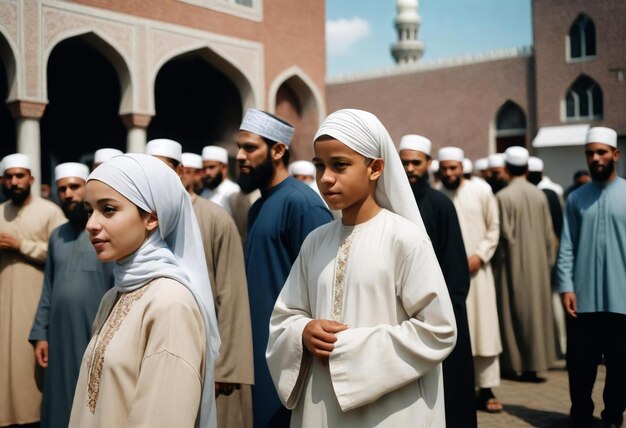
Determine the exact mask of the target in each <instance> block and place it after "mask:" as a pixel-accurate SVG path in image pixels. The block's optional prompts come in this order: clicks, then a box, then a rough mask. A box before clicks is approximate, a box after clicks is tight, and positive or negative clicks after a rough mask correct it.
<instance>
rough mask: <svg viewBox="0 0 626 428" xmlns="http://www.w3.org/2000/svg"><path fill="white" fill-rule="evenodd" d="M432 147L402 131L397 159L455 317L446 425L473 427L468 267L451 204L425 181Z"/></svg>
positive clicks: (446, 374) (446, 372)
mask: <svg viewBox="0 0 626 428" xmlns="http://www.w3.org/2000/svg"><path fill="white" fill-rule="evenodd" d="M430 149H431V143H430V141H429V140H428V139H427V138H424V137H421V136H418V135H406V136H404V137H402V140H401V142H400V159H402V164H403V165H404V170H405V171H406V174H407V177H408V179H409V182H410V183H411V188H412V189H413V194H414V196H415V200H416V201H417V206H418V207H419V210H420V214H421V215H422V220H423V221H424V225H425V226H426V232H427V233H428V236H429V237H430V240H431V241H432V244H433V248H434V250H435V254H436V256H437V260H438V261H439V265H440V266H441V270H442V272H443V276H444V278H445V280H446V285H447V286H448V292H449V293H450V299H451V300H452V307H453V309H454V317H455V318H456V327H457V341H456V346H455V348H454V350H453V351H452V353H451V354H450V356H449V357H448V358H447V359H446V360H444V362H443V383H444V399H445V408H446V426H447V427H448V428H452V427H463V428H465V427H468V428H470V427H476V426H477V422H476V405H475V400H474V365H473V360H472V349H471V344H470V334H469V326H468V323H467V311H466V308H465V299H466V298H467V293H468V291H469V285H470V275H469V267H468V264H467V255H466V254H465V246H464V244H463V236H462V235H461V227H460V226H459V220H458V217H457V214H456V209H455V208H454V204H453V203H452V201H451V200H450V199H449V198H447V197H446V196H445V195H444V194H443V193H441V192H438V191H437V190H435V189H433V188H431V187H430V185H429V184H428V168H429V166H430V164H431V158H430Z"/></svg>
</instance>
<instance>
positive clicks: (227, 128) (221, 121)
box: [148, 49, 243, 157]
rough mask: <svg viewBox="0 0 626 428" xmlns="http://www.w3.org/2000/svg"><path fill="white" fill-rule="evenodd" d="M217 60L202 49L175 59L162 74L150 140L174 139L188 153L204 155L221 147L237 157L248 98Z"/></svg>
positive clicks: (149, 135) (155, 87) (210, 53)
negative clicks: (207, 149) (244, 98)
mask: <svg viewBox="0 0 626 428" xmlns="http://www.w3.org/2000/svg"><path fill="white" fill-rule="evenodd" d="M215 57H216V55H215V54H214V53H212V52H211V51H209V50H208V49H202V50H199V51H194V52H190V53H186V54H183V55H181V56H178V57H175V58H173V59H171V60H170V61H168V62H167V63H165V64H164V65H163V67H161V69H160V70H159V72H158V74H157V77H156V81H155V86H154V91H155V110H156V115H155V116H154V118H153V119H152V121H151V122H150V126H149V127H148V140H151V139H154V138H171V139H173V140H176V141H178V142H179V143H181V144H182V146H183V151H186V152H193V153H200V152H201V151H202V147H204V146H207V145H220V146H222V147H225V148H227V149H228V150H229V153H230V155H231V157H234V155H235V147H236V146H235V137H236V133H237V132H238V130H239V126H240V125H241V119H242V110H243V107H242V97H241V94H240V92H239V89H238V87H237V85H236V84H235V82H234V79H235V76H233V75H231V74H230V73H229V72H228V71H227V70H226V71H222V70H223V67H217V66H214V65H213V63H214V62H215V61H216V58H215Z"/></svg>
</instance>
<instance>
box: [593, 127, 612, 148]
mask: <svg viewBox="0 0 626 428" xmlns="http://www.w3.org/2000/svg"><path fill="white" fill-rule="evenodd" d="M589 143H602V144H606V145H608V146H611V147H613V148H614V149H616V148H617V132H615V131H614V130H613V129H611V128H606V127H604V126H596V127H593V128H591V129H590V130H589V131H587V137H586V138H585V144H589Z"/></svg>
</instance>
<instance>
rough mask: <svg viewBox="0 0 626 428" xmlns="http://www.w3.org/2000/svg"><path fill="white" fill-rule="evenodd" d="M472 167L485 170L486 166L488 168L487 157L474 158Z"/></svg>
mask: <svg viewBox="0 0 626 428" xmlns="http://www.w3.org/2000/svg"><path fill="white" fill-rule="evenodd" d="M474 167H476V171H484V170H486V169H487V168H489V159H487V158H480V159H476V162H474Z"/></svg>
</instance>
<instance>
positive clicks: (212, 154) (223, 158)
mask: <svg viewBox="0 0 626 428" xmlns="http://www.w3.org/2000/svg"><path fill="white" fill-rule="evenodd" d="M202 159H203V160H205V161H217V162H221V163H223V164H224V165H228V152H227V151H226V149H225V148H223V147H219V146H206V147H204V148H203V149H202Z"/></svg>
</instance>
